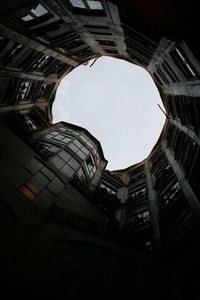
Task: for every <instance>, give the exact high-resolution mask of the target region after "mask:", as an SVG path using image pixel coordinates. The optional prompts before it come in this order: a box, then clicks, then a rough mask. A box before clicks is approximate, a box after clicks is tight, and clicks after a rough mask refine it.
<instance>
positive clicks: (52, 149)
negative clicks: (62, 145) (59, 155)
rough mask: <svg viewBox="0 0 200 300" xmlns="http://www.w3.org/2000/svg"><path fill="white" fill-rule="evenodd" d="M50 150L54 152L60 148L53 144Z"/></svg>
mask: <svg viewBox="0 0 200 300" xmlns="http://www.w3.org/2000/svg"><path fill="white" fill-rule="evenodd" d="M49 150H50V151H51V152H53V153H56V152H57V151H58V150H59V148H58V147H56V146H52V147H51V148H50V149H49Z"/></svg>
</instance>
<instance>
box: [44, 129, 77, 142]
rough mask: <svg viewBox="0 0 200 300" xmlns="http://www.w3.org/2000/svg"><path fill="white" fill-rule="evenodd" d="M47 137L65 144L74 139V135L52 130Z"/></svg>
mask: <svg viewBox="0 0 200 300" xmlns="http://www.w3.org/2000/svg"><path fill="white" fill-rule="evenodd" d="M45 138H47V139H52V140H55V141H58V142H61V143H63V144H68V143H69V142H71V141H72V140H73V138H72V137H70V136H67V135H65V134H62V133H60V132H59V131H52V132H51V133H49V134H47V135H45Z"/></svg>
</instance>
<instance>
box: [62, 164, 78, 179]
mask: <svg viewBox="0 0 200 300" xmlns="http://www.w3.org/2000/svg"><path fill="white" fill-rule="evenodd" d="M61 172H62V173H63V174H64V175H66V176H67V177H72V176H73V175H74V173H75V171H74V170H73V169H72V168H71V167H70V166H68V165H65V166H64V167H63V168H62V169H61Z"/></svg>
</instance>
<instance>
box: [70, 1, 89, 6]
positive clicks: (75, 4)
mask: <svg viewBox="0 0 200 300" xmlns="http://www.w3.org/2000/svg"><path fill="white" fill-rule="evenodd" d="M70 2H71V4H72V5H73V7H77V8H86V7H85V4H84V3H83V1H82V0H70Z"/></svg>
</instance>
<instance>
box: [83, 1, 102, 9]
mask: <svg viewBox="0 0 200 300" xmlns="http://www.w3.org/2000/svg"><path fill="white" fill-rule="evenodd" d="M87 3H88V5H89V7H90V9H96V10H99V9H103V7H102V4H101V2H100V1H89V0H88V1H87Z"/></svg>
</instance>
